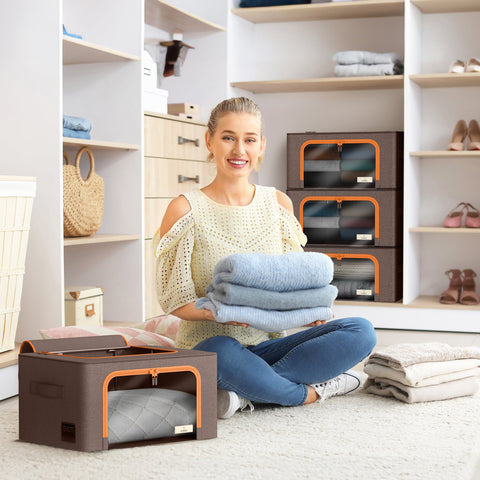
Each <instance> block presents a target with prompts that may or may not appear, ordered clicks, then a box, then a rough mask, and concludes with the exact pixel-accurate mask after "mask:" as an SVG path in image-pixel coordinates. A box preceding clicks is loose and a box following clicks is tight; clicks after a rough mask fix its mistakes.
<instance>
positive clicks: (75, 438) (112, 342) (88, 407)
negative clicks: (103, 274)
mask: <svg viewBox="0 0 480 480" xmlns="http://www.w3.org/2000/svg"><path fill="white" fill-rule="evenodd" d="M18 368H19V415H20V419H19V436H20V440H23V441H27V442H34V443H40V444H45V445H51V446H54V447H61V448H66V449H71V450H81V451H95V450H107V449H109V448H112V446H113V445H111V444H110V443H109V433H108V432H109V430H108V393H109V392H111V391H119V390H132V389H142V388H152V387H153V388H156V387H158V388H163V389H170V390H175V391H181V392H186V393H189V394H192V395H195V398H196V424H195V425H179V426H178V432H177V427H176V428H175V435H174V436H172V437H167V438H158V439H149V440H142V441H139V442H130V443H120V444H116V445H114V446H117V445H119V446H134V445H143V444H145V443H157V442H166V441H176V440H188V439H195V438H196V439H197V440H198V439H207V438H215V437H216V436H217V358H216V354H214V353H210V352H201V351H197V350H182V349H175V350H172V349H165V348H158V347H131V346H129V345H128V343H127V342H126V340H125V339H124V338H123V337H122V336H120V335H110V336H97V337H79V338H66V339H51V340H30V341H26V342H24V343H23V344H22V347H21V350H20V354H19V357H18ZM187 427H189V428H187ZM177 433H178V435H177Z"/></svg>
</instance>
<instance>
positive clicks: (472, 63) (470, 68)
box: [465, 58, 480, 73]
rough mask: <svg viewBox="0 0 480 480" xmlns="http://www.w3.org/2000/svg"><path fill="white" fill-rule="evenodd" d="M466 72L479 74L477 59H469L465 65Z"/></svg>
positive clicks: (478, 61) (479, 67)
mask: <svg viewBox="0 0 480 480" xmlns="http://www.w3.org/2000/svg"><path fill="white" fill-rule="evenodd" d="M465 71H466V72H475V73H477V72H480V60H479V59H478V58H469V59H468V61H467V64H466V65H465Z"/></svg>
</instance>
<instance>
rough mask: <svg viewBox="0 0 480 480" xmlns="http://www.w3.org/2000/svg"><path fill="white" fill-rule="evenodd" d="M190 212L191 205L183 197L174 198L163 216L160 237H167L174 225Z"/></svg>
mask: <svg viewBox="0 0 480 480" xmlns="http://www.w3.org/2000/svg"><path fill="white" fill-rule="evenodd" d="M190 210H191V207H190V203H189V202H188V200H187V199H186V198H185V197H184V196H183V195H180V196H179V197H177V198H174V199H173V200H172V201H171V202H170V203H169V204H168V207H167V210H166V211H165V215H164V216H163V220H162V224H161V225H160V236H161V237H163V235H165V234H166V233H167V232H168V231H169V230H170V229H171V228H172V227H173V225H175V223H176V222H177V221H178V220H179V219H180V218H182V217H183V216H184V215H186V214H187V213H188V212H189V211H190Z"/></svg>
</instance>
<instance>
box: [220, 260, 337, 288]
mask: <svg viewBox="0 0 480 480" xmlns="http://www.w3.org/2000/svg"><path fill="white" fill-rule="evenodd" d="M213 274H214V282H215V283H221V282H229V283H236V284H239V285H244V286H246V287H254V288H261V289H264V290H273V291H277V292H285V291H292V290H304V289H307V288H318V287H324V286H325V285H328V284H329V283H330V282H331V281H332V278H333V262H332V260H331V258H330V257H329V256H327V255H325V254H323V253H317V252H288V253H283V254H279V255H272V254H263V253H235V254H233V255H228V256H226V257H224V258H222V259H221V260H220V261H219V262H218V263H217V265H216V266H215V268H214V271H213Z"/></svg>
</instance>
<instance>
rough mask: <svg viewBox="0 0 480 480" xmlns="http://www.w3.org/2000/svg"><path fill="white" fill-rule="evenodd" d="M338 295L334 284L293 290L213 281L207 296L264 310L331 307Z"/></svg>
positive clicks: (213, 300)
mask: <svg viewBox="0 0 480 480" xmlns="http://www.w3.org/2000/svg"><path fill="white" fill-rule="evenodd" d="M336 296H337V288H336V287H334V286H333V285H326V286H325V287H319V288H309V289H306V290H295V291H291V292H276V291H273V290H264V289H259V288H252V287H244V286H243V285H236V284H234V283H228V282H221V283H211V284H210V285H209V286H208V287H207V297H208V298H209V299H210V300H211V301H212V302H215V301H218V302H221V303H224V304H226V305H238V306H240V305H243V306H247V307H255V308H261V309H264V310H295V309H298V308H313V307H331V306H332V305H333V301H334V300H335V298H336ZM247 323H248V322H247Z"/></svg>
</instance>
